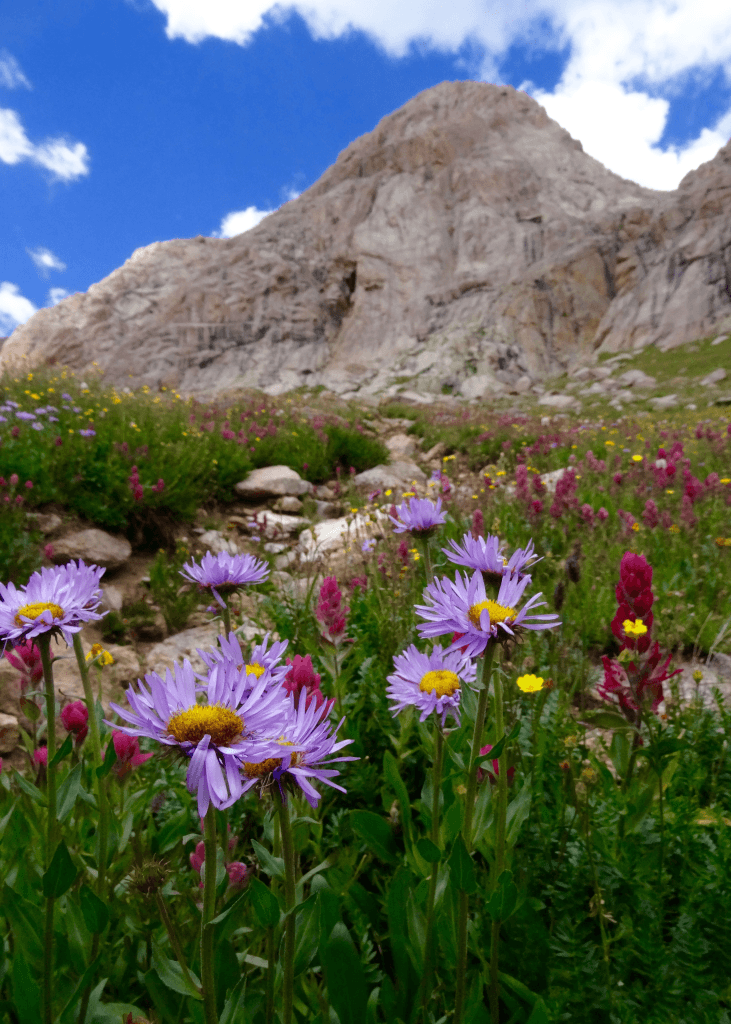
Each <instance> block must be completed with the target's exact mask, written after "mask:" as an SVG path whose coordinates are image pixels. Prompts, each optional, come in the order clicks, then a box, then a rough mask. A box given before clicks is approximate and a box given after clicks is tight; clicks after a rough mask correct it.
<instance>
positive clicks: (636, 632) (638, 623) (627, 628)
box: [622, 619, 647, 636]
mask: <svg viewBox="0 0 731 1024" xmlns="http://www.w3.org/2000/svg"><path fill="white" fill-rule="evenodd" d="M622 629H623V630H624V633H625V636H644V635H645V633H646V632H647V626H646V625H645V624H644V623H643V621H642V619H636V620H635V621H634V622H633V621H632V619H625V620H624V622H623V623H622Z"/></svg>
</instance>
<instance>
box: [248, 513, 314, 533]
mask: <svg viewBox="0 0 731 1024" xmlns="http://www.w3.org/2000/svg"><path fill="white" fill-rule="evenodd" d="M256 518H257V522H258V523H259V525H260V527H261V528H262V529H263V531H264V535H265V536H266V537H280V536H281V535H282V534H292V533H297V532H298V531H299V530H301V529H302V527H303V526H304V525H305V524H306V522H307V520H305V519H303V518H302V516H288V515H283V514H282V513H281V512H270V511H269V509H264V511H263V512H258V513H257V516H256Z"/></svg>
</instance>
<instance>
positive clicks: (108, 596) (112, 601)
mask: <svg viewBox="0 0 731 1024" xmlns="http://www.w3.org/2000/svg"><path fill="white" fill-rule="evenodd" d="M123 604H124V594H123V593H122V591H121V590H120V589H119V587H115V586H113V585H112V584H111V583H108V584H107V585H106V586H104V587H102V603H101V608H102V611H105V612H121V611H122V605H123Z"/></svg>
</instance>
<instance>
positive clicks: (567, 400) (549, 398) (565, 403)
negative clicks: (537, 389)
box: [538, 395, 578, 409]
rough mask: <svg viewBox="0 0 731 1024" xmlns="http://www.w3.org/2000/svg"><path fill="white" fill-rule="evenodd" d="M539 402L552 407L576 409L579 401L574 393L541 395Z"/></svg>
mask: <svg viewBox="0 0 731 1024" xmlns="http://www.w3.org/2000/svg"><path fill="white" fill-rule="evenodd" d="M538 404H539V405H548V406H550V407H551V408H552V409H575V408H576V406H577V404H578V403H577V401H576V399H575V398H574V397H573V395H541V397H540V398H539V399H538Z"/></svg>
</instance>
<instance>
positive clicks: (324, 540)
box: [299, 512, 388, 562]
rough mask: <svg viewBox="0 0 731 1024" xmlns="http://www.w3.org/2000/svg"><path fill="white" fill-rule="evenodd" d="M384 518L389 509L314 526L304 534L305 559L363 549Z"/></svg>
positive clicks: (301, 544)
mask: <svg viewBox="0 0 731 1024" xmlns="http://www.w3.org/2000/svg"><path fill="white" fill-rule="evenodd" d="M383 520H386V521H388V520H387V517H386V515H385V513H383V512H377V513H375V515H372V516H367V515H361V514H359V515H355V516H344V517H343V518H341V519H325V520H323V522H321V523H316V524H315V526H313V528H312V529H311V530H304V532H303V533H301V534H300V538H299V554H300V557H301V559H302V560H303V561H305V562H312V561H315V559H318V558H324V557H326V556H331V555H333V554H336V553H339V552H341V551H347V550H350V549H352V548H354V547H358V549H360V546H361V545H362V543H363V541H364V540H366V539H367V538H369V537H372V536H373V534H374V532H376V531H377V530H378V529H379V524H380V522H381V521H383Z"/></svg>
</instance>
